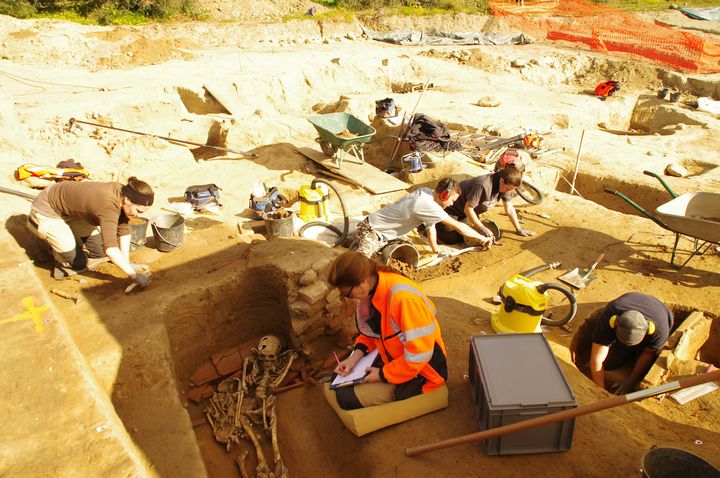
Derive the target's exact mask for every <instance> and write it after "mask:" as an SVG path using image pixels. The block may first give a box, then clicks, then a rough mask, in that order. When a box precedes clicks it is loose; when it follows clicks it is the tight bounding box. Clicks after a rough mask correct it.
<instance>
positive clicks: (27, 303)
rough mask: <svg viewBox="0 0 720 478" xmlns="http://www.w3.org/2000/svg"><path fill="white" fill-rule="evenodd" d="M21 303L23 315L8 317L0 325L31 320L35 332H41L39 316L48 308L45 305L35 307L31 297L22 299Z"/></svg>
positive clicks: (0, 321)
mask: <svg viewBox="0 0 720 478" xmlns="http://www.w3.org/2000/svg"><path fill="white" fill-rule="evenodd" d="M21 303H22V305H23V307H25V313H23V314H19V315H16V316H15V317H10V318H9V319H2V320H0V324H4V323H7V322H17V321H19V320H32V321H33V322H34V323H35V332H37V333H38V334H39V333H40V332H42V331H43V326H42V320H41V319H40V314H41V313H42V312H45V311H46V310H48V309H49V308H50V307H48V306H47V305H42V306H40V307H35V301H34V300H33V298H32V297H23V299H22V300H21Z"/></svg>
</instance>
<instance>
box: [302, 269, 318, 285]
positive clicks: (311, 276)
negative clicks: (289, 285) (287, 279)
mask: <svg viewBox="0 0 720 478" xmlns="http://www.w3.org/2000/svg"><path fill="white" fill-rule="evenodd" d="M316 280H318V275H317V272H315V271H314V270H312V269H308V270H306V271H305V272H304V273H303V275H302V276H300V279H299V280H298V284H300V285H301V286H306V285H310V284H312V283H313V282H315V281H316Z"/></svg>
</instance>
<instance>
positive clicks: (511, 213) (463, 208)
mask: <svg viewBox="0 0 720 478" xmlns="http://www.w3.org/2000/svg"><path fill="white" fill-rule="evenodd" d="M521 182H522V170H521V169H520V168H518V167H516V166H515V165H513V164H510V165H508V166H507V167H505V168H503V169H500V170H499V171H497V172H495V173H493V174H484V175H482V176H477V177H475V178H470V179H466V180H465V181H463V182H461V183H460V191H461V192H460V196H459V197H458V199H457V201H455V202H454V203H453V204H452V205H450V206H448V207H446V208H445V212H447V213H448V214H450V215H451V216H453V217H455V218H457V220H458V221H464V220H467V222H468V223H469V224H470V225H471V226H473V227H474V228H475V229H476V230H477V231H479V232H480V234H482V235H483V236H485V237H489V238H492V237H493V233H492V231H490V229H488V228H487V227H485V226H484V225H483V223H482V221H481V220H480V215H481V214H482V213H484V212H487V211H488V210H490V209H492V208H493V207H495V205H496V204H497V202H498V200H502V203H503V207H504V208H505V214H506V215H507V217H508V219H510V222H511V223H512V225H513V227H514V228H515V232H516V233H517V234H518V235H519V236H534V235H535V232H533V231H531V230H529V229H523V228H522V227H520V222H519V221H518V218H517V213H516V212H515V208H514V207H513V205H512V203H511V202H510V201H511V200H512V198H513V191H515V188H517V187H518V186H520V183H521ZM438 238H439V239H440V242H442V243H443V244H459V243H461V242H463V240H464V239H463V237H462V236H461V235H459V234H458V233H457V232H455V231H453V230H450V229H449V228H446V227H444V226H439V227H438Z"/></svg>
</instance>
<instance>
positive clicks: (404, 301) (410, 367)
mask: <svg viewBox="0 0 720 478" xmlns="http://www.w3.org/2000/svg"><path fill="white" fill-rule="evenodd" d="M372 304H373V305H374V306H375V308H376V309H377V310H378V311H379V312H380V315H381V319H380V335H378V334H377V333H375V332H373V331H372V330H371V329H370V327H369V326H368V325H367V322H366V320H367V317H361V314H360V313H357V314H356V323H357V326H358V330H359V331H360V336H359V337H358V338H357V340H356V341H355V344H356V345H358V344H362V345H364V347H365V348H366V349H367V351H368V352H369V351H372V350H375V349H378V351H379V353H380V356H381V357H382V360H383V362H384V365H383V368H382V372H383V376H384V377H385V379H386V380H387V381H388V382H389V383H397V384H399V383H404V382H407V381H408V380H412V379H413V378H415V377H416V376H418V375H421V376H422V377H424V378H425V379H426V382H425V383H424V384H423V388H422V391H423V393H427V392H430V391H432V390H434V389H436V388H437V387H439V386H441V385H442V384H444V383H445V381H446V380H447V363H446V356H447V351H446V350H445V343H444V342H443V339H442V336H441V335H440V324H438V321H437V319H436V318H435V305H434V304H433V303H432V302H431V301H430V299H428V298H427V297H426V296H425V294H423V293H422V292H421V291H420V289H419V288H418V286H417V284H415V283H414V282H413V281H411V280H410V279H408V278H406V277H404V276H402V275H400V274H395V273H392V272H384V271H378V285H377V287H376V289H375V294H374V295H373V297H372ZM359 310H360V305H359V306H358V311H359Z"/></svg>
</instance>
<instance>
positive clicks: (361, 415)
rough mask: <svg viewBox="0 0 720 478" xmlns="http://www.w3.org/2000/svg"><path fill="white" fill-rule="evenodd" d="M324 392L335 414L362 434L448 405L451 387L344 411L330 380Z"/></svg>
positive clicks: (356, 432) (348, 426)
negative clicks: (331, 387) (331, 388)
mask: <svg viewBox="0 0 720 478" xmlns="http://www.w3.org/2000/svg"><path fill="white" fill-rule="evenodd" d="M323 393H324V394H325V400H327V401H328V403H329V404H330V406H331V407H332V409H333V410H335V413H337V416H338V417H340V420H342V422H343V423H344V424H345V426H346V427H347V428H348V430H350V431H351V432H353V433H354V434H355V435H357V436H359V437H360V436H363V435H366V434H368V433H370V432H374V431H375V430H379V429H381V428H385V427H388V426H390V425H395V424H396V423H400V422H404V421H407V420H412V419H413V418H416V417H419V416H420V415H425V414H426V413H430V412H434V411H435V410H440V409H442V408H445V407H447V406H448V389H447V386H446V385H443V386H442V387H439V388H436V389H435V390H433V391H432V392H429V393H423V394H421V395H416V396H414V397H410V398H407V399H405V400H398V401H395V402H390V403H384V404H382V405H376V406H374V407H365V408H358V409H356V410H343V409H342V408H340V405H338V402H337V398H336V397H335V391H334V390H330V384H329V383H326V384H325V385H324V386H323Z"/></svg>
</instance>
